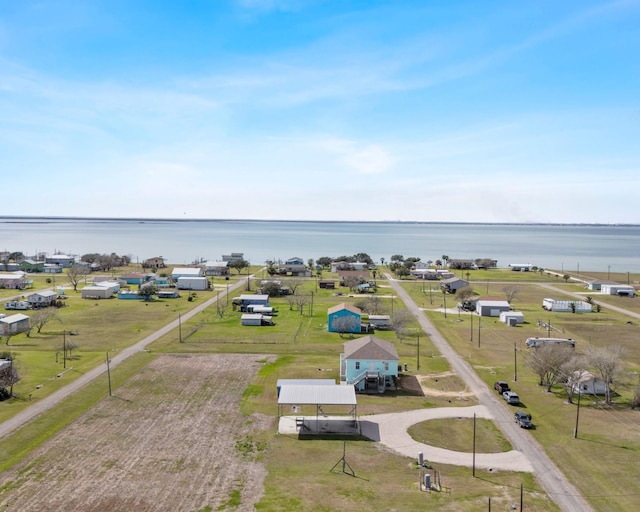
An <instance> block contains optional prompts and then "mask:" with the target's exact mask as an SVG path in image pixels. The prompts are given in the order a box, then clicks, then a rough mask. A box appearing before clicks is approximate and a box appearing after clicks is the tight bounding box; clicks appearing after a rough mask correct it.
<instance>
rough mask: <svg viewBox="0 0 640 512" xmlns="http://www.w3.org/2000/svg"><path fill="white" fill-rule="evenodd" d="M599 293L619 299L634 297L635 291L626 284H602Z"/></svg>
mask: <svg viewBox="0 0 640 512" xmlns="http://www.w3.org/2000/svg"><path fill="white" fill-rule="evenodd" d="M600 293H602V294H605V295H618V296H619V297H635V295H636V289H635V288H634V287H633V286H631V285H628V284H603V285H602V286H601V287H600Z"/></svg>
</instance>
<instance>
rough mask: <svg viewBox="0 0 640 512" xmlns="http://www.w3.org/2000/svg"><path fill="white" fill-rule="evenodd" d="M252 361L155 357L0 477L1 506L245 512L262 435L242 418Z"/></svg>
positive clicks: (260, 475) (255, 493)
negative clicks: (236, 509)
mask: <svg viewBox="0 0 640 512" xmlns="http://www.w3.org/2000/svg"><path fill="white" fill-rule="evenodd" d="M258 359H259V357H258V356H251V355H182V356H174V355H162V356H160V357H158V358H157V359H156V360H154V361H153V362H152V363H150V364H149V365H148V366H146V367H145V368H144V369H143V370H142V371H141V372H140V373H138V374H137V375H136V376H134V377H133V378H131V379H130V380H129V381H128V382H127V383H126V384H125V385H124V386H122V387H121V388H118V389H117V390H116V392H115V393H114V396H113V397H111V398H108V399H105V400H103V401H102V402H100V403H99V404H98V405H97V406H96V407H94V408H93V409H91V410H90V411H89V412H88V413H86V414H85V415H83V416H82V417H80V418H79V419H78V420H77V421H75V422H74V423H73V424H72V425H70V426H69V427H67V428H66V429H65V430H63V431H62V432H61V433H60V434H59V435H57V436H56V437H55V438H53V439H52V440H51V441H49V442H47V443H45V444H44V445H43V446H41V447H40V448H39V449H37V450H36V451H35V452H34V453H32V454H31V456H29V457H28V458H27V459H26V460H24V461H23V462H22V463H21V464H19V465H18V466H17V467H15V468H13V469H12V470H11V471H7V472H5V473H4V474H3V475H2V477H1V478H0V506H2V507H5V508H7V509H10V510H21V511H28V510H34V511H35V510H37V511H39V512H41V511H54V510H66V511H82V512H87V511H101V512H105V511H106V512H110V511H123V512H124V511H126V512H129V511H131V510H135V511H162V510H167V511H175V510H185V511H192V510H193V511H196V510H207V509H209V510H213V509H216V508H219V509H224V508H234V507H237V506H241V508H242V509H251V508H252V507H253V504H255V503H256V502H257V500H258V499H259V497H260V495H261V494H262V482H263V479H264V476H265V469H264V467H263V465H262V464H261V463H260V462H259V460H258V459H259V458H260V457H261V456H262V453H263V450H264V449H265V448H266V441H265V439H266V437H267V436H266V432H265V430H264V429H265V428H266V427H267V426H271V424H272V419H270V418H266V417H264V416H261V415H254V416H252V417H246V416H243V415H242V414H241V413H240V401H241V397H242V394H243V392H244V390H245V388H246V386H247V383H248V382H250V381H251V379H252V378H253V376H254V375H255V374H256V372H257V371H258V370H259V369H260V368H261V367H262V363H260V362H258Z"/></svg>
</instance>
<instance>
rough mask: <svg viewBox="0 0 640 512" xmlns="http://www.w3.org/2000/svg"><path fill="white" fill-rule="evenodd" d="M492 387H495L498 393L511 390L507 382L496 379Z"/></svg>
mask: <svg viewBox="0 0 640 512" xmlns="http://www.w3.org/2000/svg"><path fill="white" fill-rule="evenodd" d="M493 389H495V390H496V391H497V392H498V393H500V394H502V393H504V392H505V391H511V388H510V387H509V384H507V383H506V382H505V381H503V380H499V381H496V382H495V383H494V384H493Z"/></svg>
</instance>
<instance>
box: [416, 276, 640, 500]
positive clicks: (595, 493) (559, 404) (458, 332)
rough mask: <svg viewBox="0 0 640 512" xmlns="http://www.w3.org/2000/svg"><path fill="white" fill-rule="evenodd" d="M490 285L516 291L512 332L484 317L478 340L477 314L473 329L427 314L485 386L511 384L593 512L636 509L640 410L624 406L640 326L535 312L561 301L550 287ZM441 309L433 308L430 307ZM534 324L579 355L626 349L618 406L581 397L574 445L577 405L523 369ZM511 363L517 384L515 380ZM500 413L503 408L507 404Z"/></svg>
mask: <svg viewBox="0 0 640 512" xmlns="http://www.w3.org/2000/svg"><path fill="white" fill-rule="evenodd" d="M514 274H515V272H514ZM404 286H405V289H406V290H407V291H408V292H409V293H410V294H411V295H412V297H413V298H414V300H416V301H417V302H418V303H420V302H419V301H422V300H423V298H424V296H425V294H423V293H422V290H421V288H419V287H418V286H417V285H416V284H415V283H406V284H405V285H404ZM491 286H492V287H493V291H492V292H490V293H492V294H495V295H498V296H499V295H500V290H499V289H498V286H500V287H505V286H516V287H517V289H518V292H517V295H516V298H515V300H514V301H513V308H514V309H516V310H519V311H522V312H523V313H524V316H525V324H523V325H521V326H518V327H516V328H513V327H507V326H506V325H504V324H502V323H500V322H499V321H498V320H497V319H488V318H483V319H482V324H481V329H480V334H479V331H478V317H477V316H474V318H473V330H472V329H471V316H470V315H469V314H462V315H461V316H460V317H458V315H457V314H453V315H452V314H448V315H447V318H446V319H445V318H444V315H443V313H441V312H437V311H434V310H432V309H431V308H430V307H429V305H427V306H425V308H426V312H427V315H428V316H429V318H430V319H431V320H432V321H433V322H434V324H435V325H436V326H437V328H438V329H439V330H440V332H442V333H443V335H444V336H445V337H446V338H447V340H448V341H449V343H450V344H451V345H452V346H453V347H454V349H455V350H456V351H457V352H458V353H459V354H461V355H463V356H464V357H465V358H466V359H467V361H468V362H469V364H471V365H472V366H473V367H474V368H475V369H476V371H477V373H478V375H479V376H480V377H481V378H482V379H483V380H484V381H485V382H486V383H487V384H488V385H489V386H490V387H492V385H493V382H494V381H495V380H506V381H507V382H509V384H510V385H511V387H512V389H514V390H515V391H516V392H517V393H518V394H519V396H520V398H521V400H522V402H523V403H522V408H524V409H526V410H527V412H529V413H530V414H532V415H533V423H534V425H535V428H534V429H533V430H532V431H531V433H532V435H534V436H535V437H536V439H537V440H538V441H540V443H541V444H542V445H543V446H544V447H545V449H546V452H547V453H548V454H549V456H550V457H551V458H552V459H553V460H554V461H555V462H556V464H557V465H558V466H559V467H560V468H561V470H562V471H563V472H564V473H565V474H566V475H567V476H568V478H569V479H570V480H571V481H572V482H573V483H574V484H575V485H576V487H578V488H579V489H580V490H581V492H582V493H583V495H584V496H585V497H586V498H587V499H588V500H589V501H590V503H591V504H592V505H593V506H594V508H595V509H596V510H612V511H613V510H631V509H634V508H635V506H636V505H637V502H638V496H637V495H636V494H635V492H633V491H630V490H631V489H634V488H635V486H636V484H635V482H637V480H638V478H639V477H640V468H639V467H638V465H637V464H636V462H635V461H637V459H638V456H639V454H640V437H638V435H637V433H638V427H640V412H638V411H632V410H631V409H630V408H629V404H630V400H631V397H632V395H633V392H634V390H635V386H636V385H637V384H638V372H640V345H638V343H637V340H638V338H639V335H640V322H639V321H636V320H632V321H631V323H630V324H629V323H627V322H628V321H629V318H628V317H626V316H624V315H622V314H620V313H617V312H615V311H613V310H610V309H607V308H606V307H604V308H603V309H602V311H601V312H600V313H591V314H578V315H575V314H571V313H551V312H547V311H543V310H542V309H541V307H540V306H541V303H542V299H543V298H544V297H549V296H552V297H554V298H559V299H560V298H562V297H561V296H559V295H558V294H550V292H549V290H548V289H545V288H542V287H539V286H536V285H530V284H524V283H522V284H508V285H505V284H503V283H500V284H497V283H496V284H495V285H494V284H492V285H491ZM554 286H556V283H554ZM557 286H558V287H562V288H563V289H566V290H567V291H570V292H572V293H575V292H585V291H586V290H585V289H584V287H582V286H577V285H571V284H566V283H564V281H562V283H557ZM483 287H484V283H480V285H479V286H478V287H476V285H475V284H474V288H476V290H477V291H478V292H479V293H481V294H484V293H485V289H484V288H483ZM591 295H592V296H593V297H594V299H596V300H598V301H600V300H601V299H602V301H603V302H605V301H607V302H610V303H613V302H615V303H616V304H615V305H619V306H620V307H626V308H627V309H629V310H634V309H635V308H636V307H637V306H636V301H639V300H640V299H638V298H621V297H608V296H607V297H605V296H600V295H597V294H595V293H593V294H591ZM502 296H504V292H502ZM452 299H453V298H452ZM452 302H453V300H452ZM440 304H441V302H438V303H437V304H435V305H434V306H433V307H434V309H435V307H437V306H439V305H440ZM628 306H632V307H628ZM537 320H541V321H544V322H550V323H551V325H552V326H553V329H552V333H551V335H552V336H556V337H570V338H573V339H575V340H576V341H577V346H576V350H578V351H582V352H587V351H588V349H589V347H590V346H604V345H607V344H610V343H617V344H620V345H622V346H624V347H625V349H626V351H627V357H626V358H625V360H624V361H623V366H624V371H623V372H622V373H621V374H620V375H619V376H618V378H617V381H616V384H615V390H616V391H617V393H618V396H617V397H616V400H615V402H616V404H615V405H613V406H604V405H602V404H598V403H596V401H595V400H593V399H590V398H586V397H583V400H582V403H581V410H580V417H579V435H578V439H573V429H574V427H575V423H576V412H577V411H576V405H570V404H568V403H567V402H566V392H565V390H564V388H563V387H562V386H560V385H558V386H555V387H553V388H552V393H546V392H545V390H544V389H543V388H541V387H539V386H538V385H537V384H538V383H537V377H536V376H535V375H534V374H533V372H532V371H531V370H529V369H528V368H527V366H526V358H527V354H528V352H527V349H525V347H524V340H525V339H526V338H527V337H529V336H545V335H546V334H547V332H546V329H544V328H540V327H538V326H537ZM479 338H480V339H479ZM479 342H480V347H478V344H479ZM514 345H515V347H514ZM515 349H517V351H516V350H515ZM516 362H517V382H514V376H515V375H514V373H515V372H514V370H515V365H516ZM505 407H509V406H507V405H506V404H505ZM595 461H597V463H596V462H595Z"/></svg>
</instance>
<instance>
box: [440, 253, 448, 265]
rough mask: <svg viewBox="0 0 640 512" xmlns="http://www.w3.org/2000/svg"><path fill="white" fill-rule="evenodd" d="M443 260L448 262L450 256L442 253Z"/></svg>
mask: <svg viewBox="0 0 640 512" xmlns="http://www.w3.org/2000/svg"><path fill="white" fill-rule="evenodd" d="M442 261H443V262H444V264H445V265H446V264H447V261H449V256H447V255H446V254H443V255H442Z"/></svg>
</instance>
